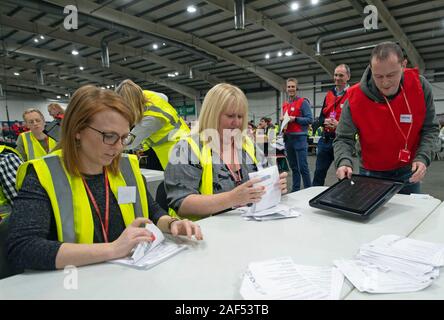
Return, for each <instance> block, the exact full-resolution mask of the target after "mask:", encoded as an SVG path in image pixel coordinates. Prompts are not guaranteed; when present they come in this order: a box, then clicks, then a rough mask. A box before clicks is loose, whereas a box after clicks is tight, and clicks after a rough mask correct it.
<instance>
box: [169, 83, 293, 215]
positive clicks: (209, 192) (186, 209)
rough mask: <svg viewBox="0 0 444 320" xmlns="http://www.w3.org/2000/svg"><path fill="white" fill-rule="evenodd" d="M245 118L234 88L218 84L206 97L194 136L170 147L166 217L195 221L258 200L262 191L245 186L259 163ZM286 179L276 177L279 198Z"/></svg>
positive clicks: (245, 106) (245, 110)
mask: <svg viewBox="0 0 444 320" xmlns="http://www.w3.org/2000/svg"><path fill="white" fill-rule="evenodd" d="M247 117H248V102H247V98H246V97H245V94H244V93H243V92H242V91H241V90H240V89H239V88H238V87H236V86H233V85H230V84H227V83H221V84H218V85H216V86H214V87H213V88H212V89H211V90H210V91H208V93H207V95H206V96H205V99H204V102H203V104H202V111H201V113H200V116H199V123H198V126H197V129H196V132H193V134H192V135H190V136H189V137H186V138H183V139H182V140H180V141H179V142H178V143H177V144H176V146H175V147H174V149H173V151H172V152H171V156H170V162H169V163H168V166H167V168H166V170H165V190H166V193H167V200H168V205H169V208H170V209H169V212H170V215H172V216H174V217H175V216H181V217H187V218H189V219H192V220H197V219H200V218H204V217H207V216H210V215H212V214H216V213H220V212H222V211H224V210H227V209H231V208H233V207H238V206H244V205H246V204H249V203H254V202H257V201H259V200H260V199H261V196H262V195H263V194H264V190H263V187H255V186H254V184H255V183H257V182H258V181H259V180H258V179H252V180H248V173H249V172H252V171H257V170H258V166H259V167H260V166H261V164H262V162H258V160H259V159H260V157H258V158H259V159H257V158H256V155H255V151H254V145H253V143H252V142H251V140H250V139H249V138H248V130H247V122H248V119H247ZM193 130H194V129H193ZM256 149H259V148H256ZM286 176H287V173H286V172H285V173H282V174H281V175H280V188H281V191H282V192H283V193H285V192H287V180H286Z"/></svg>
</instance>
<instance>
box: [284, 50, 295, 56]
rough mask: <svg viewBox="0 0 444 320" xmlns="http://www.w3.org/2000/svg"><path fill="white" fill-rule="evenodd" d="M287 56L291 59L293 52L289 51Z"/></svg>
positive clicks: (286, 53)
mask: <svg viewBox="0 0 444 320" xmlns="http://www.w3.org/2000/svg"><path fill="white" fill-rule="evenodd" d="M285 55H286V56H287V57H291V56H292V55H293V51H291V50H289V51H287V52H285Z"/></svg>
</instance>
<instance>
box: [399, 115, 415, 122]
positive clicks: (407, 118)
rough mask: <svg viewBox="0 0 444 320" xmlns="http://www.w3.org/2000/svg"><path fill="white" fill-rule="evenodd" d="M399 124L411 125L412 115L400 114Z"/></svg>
mask: <svg viewBox="0 0 444 320" xmlns="http://www.w3.org/2000/svg"><path fill="white" fill-rule="evenodd" d="M400 121H401V123H412V115H411V114H401V119H400Z"/></svg>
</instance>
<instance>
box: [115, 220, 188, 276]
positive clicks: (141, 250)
mask: <svg viewBox="0 0 444 320" xmlns="http://www.w3.org/2000/svg"><path fill="white" fill-rule="evenodd" d="M145 227H146V228H147V229H148V230H149V231H151V232H152V233H153V234H154V236H155V240H154V241H152V242H142V243H139V244H138V245H137V246H136V248H135V250H134V252H133V254H132V255H131V256H130V257H126V258H123V259H116V260H111V261H110V262H111V263H117V264H123V265H127V266H130V267H135V268H141V269H149V268H152V267H154V266H155V265H157V264H159V263H161V262H163V261H165V260H167V259H168V258H170V257H171V256H173V255H175V254H177V253H179V252H180V251H182V250H184V249H186V248H187V246H186V245H184V244H179V243H176V242H174V241H173V240H172V239H166V238H165V237H164V235H163V233H162V231H160V229H159V228H157V226H156V225H155V224H153V223H147V224H146V225H145Z"/></svg>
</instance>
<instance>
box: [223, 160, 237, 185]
mask: <svg viewBox="0 0 444 320" xmlns="http://www.w3.org/2000/svg"><path fill="white" fill-rule="evenodd" d="M226 166H227V168H228V171H229V172H230V174H231V176H232V177H233V179H234V182H235V183H236V185H240V183H241V175H240V172H239V171H238V174H235V173H234V172H233V170H231V168H230V166H229V165H228V164H226Z"/></svg>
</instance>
